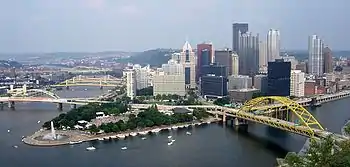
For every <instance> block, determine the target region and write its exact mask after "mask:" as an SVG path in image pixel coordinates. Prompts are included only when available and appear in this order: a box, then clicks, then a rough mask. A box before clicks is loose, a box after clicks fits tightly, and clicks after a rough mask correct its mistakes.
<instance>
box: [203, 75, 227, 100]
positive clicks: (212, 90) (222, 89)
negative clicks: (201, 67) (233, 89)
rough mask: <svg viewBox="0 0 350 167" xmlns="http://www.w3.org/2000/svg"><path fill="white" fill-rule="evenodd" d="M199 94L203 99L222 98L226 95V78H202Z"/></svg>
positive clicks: (208, 76)
mask: <svg viewBox="0 0 350 167" xmlns="http://www.w3.org/2000/svg"><path fill="white" fill-rule="evenodd" d="M201 94H202V96H204V97H223V96H226V95H227V78H226V77H223V76H210V75H207V76H202V77H201Z"/></svg>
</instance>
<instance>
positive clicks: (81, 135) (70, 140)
mask: <svg viewBox="0 0 350 167" xmlns="http://www.w3.org/2000/svg"><path fill="white" fill-rule="evenodd" d="M218 121H220V119H216V118H213V117H210V118H207V119H204V120H202V121H192V122H187V123H178V124H173V125H162V126H155V127H148V128H142V129H136V130H128V131H124V132H120V133H103V134H91V133H89V132H86V131H81V130H65V131H63V130H56V134H57V135H62V136H64V139H62V140H38V139H36V138H39V137H40V138H41V137H42V136H44V135H46V134H49V133H50V130H42V129H41V130H39V131H36V132H35V133H34V134H32V135H30V136H26V137H25V138H23V139H22V141H23V142H24V143H25V144H27V145H31V146H42V147H52V146H60V145H72V144H78V143H82V142H89V141H97V140H110V139H117V140H123V139H124V138H126V137H129V136H131V137H136V136H146V135H149V134H151V133H155V134H156V133H159V132H160V131H164V130H177V129H184V128H188V127H194V126H200V125H202V124H210V123H213V122H218Z"/></svg>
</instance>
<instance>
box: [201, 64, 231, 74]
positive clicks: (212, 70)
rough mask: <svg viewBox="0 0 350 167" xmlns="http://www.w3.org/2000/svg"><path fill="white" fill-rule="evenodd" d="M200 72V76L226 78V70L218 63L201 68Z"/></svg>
mask: <svg viewBox="0 0 350 167" xmlns="http://www.w3.org/2000/svg"><path fill="white" fill-rule="evenodd" d="M201 71H202V74H201V76H207V75H214V76H223V77H227V68H226V67H225V66H224V65H219V64H218V63H213V64H210V65H205V66H203V67H202V70H201Z"/></svg>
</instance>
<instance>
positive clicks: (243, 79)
mask: <svg viewBox="0 0 350 167" xmlns="http://www.w3.org/2000/svg"><path fill="white" fill-rule="evenodd" d="M248 88H252V78H251V77H249V76H245V75H231V76H229V77H228V90H235V89H248Z"/></svg>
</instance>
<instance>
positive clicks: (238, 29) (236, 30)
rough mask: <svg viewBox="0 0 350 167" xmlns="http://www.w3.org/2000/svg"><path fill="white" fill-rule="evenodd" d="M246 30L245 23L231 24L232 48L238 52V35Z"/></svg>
mask: <svg viewBox="0 0 350 167" xmlns="http://www.w3.org/2000/svg"><path fill="white" fill-rule="evenodd" d="M246 32H248V24H247V23H233V24H232V50H233V51H235V52H238V48H239V37H240V34H241V33H246Z"/></svg>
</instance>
